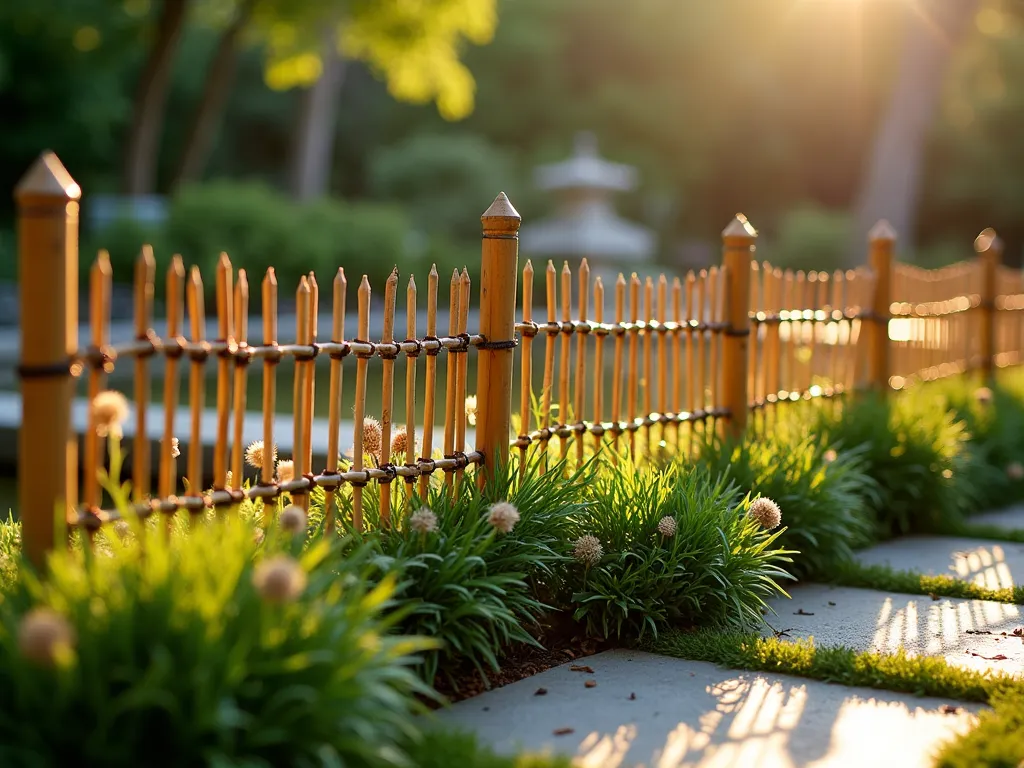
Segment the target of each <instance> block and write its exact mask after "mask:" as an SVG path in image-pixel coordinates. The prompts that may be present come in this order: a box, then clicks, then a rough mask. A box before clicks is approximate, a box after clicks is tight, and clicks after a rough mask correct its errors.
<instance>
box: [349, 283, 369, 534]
mask: <svg viewBox="0 0 1024 768" xmlns="http://www.w3.org/2000/svg"><path fill="white" fill-rule="evenodd" d="M356 296H357V297H358V304H359V327H358V332H357V334H356V338H357V339H359V340H360V341H366V340H367V339H369V338H370V281H369V280H368V279H367V277H366V275H363V279H362V281H361V282H360V283H359V290H358V292H357V293H356ZM367 362H368V360H367V358H366V357H364V356H362V355H359V356H358V357H357V358H356V400H355V403H354V405H353V418H354V420H355V426H354V428H353V435H352V442H353V445H354V447H353V449H352V471H353V472H362V471H363V419H364V418H366V364H367ZM363 485H364V483H362V482H359V483H353V484H352V526H353V527H354V528H355V529H356V530H357V531H362V530H363Z"/></svg>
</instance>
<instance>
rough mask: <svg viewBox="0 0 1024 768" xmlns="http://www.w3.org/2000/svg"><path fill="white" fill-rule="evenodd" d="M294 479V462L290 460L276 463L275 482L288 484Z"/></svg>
mask: <svg viewBox="0 0 1024 768" xmlns="http://www.w3.org/2000/svg"><path fill="white" fill-rule="evenodd" d="M294 479H295V462H293V461H292V460H291V459H285V460H284V461H279V462H277V482H279V483H290V482H291V481H292V480H294Z"/></svg>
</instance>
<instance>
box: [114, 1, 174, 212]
mask: <svg viewBox="0 0 1024 768" xmlns="http://www.w3.org/2000/svg"><path fill="white" fill-rule="evenodd" d="M187 11H188V0H164V5H163V9H162V10H161V12H160V19H159V21H158V22H157V29H156V40H154V41H153V47H152V48H151V49H150V51H149V58H148V59H147V60H146V65H145V66H144V67H143V69H142V76H141V77H140V79H139V86H138V90H137V91H136V94H135V105H134V110H133V113H132V125H131V131H130V133H129V134H128V149H127V154H126V156H125V167H124V178H123V180H122V189H123V191H124V193H125V194H126V195H148V194H152V192H153V191H154V189H155V187H156V169H157V161H158V159H159V152H160V137H161V134H162V132H163V127H164V110H165V108H166V106H167V93H168V91H169V89H170V84H171V73H172V72H173V69H174V56H175V54H176V53H177V50H178V43H179V42H180V40H181V33H182V30H183V29H184V26H185V16H186V13H187Z"/></svg>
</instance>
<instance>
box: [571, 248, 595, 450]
mask: <svg viewBox="0 0 1024 768" xmlns="http://www.w3.org/2000/svg"><path fill="white" fill-rule="evenodd" d="M579 280H580V305H579V319H580V323H583V324H585V323H586V322H587V310H588V309H589V305H590V265H589V264H587V260H586V259H583V262H582V263H581V264H580V274H579ZM588 335H589V334H586V333H582V332H581V333H579V334H577V336H576V381H575V382H573V383H574V385H575V389H574V390H573V401H574V402H573V410H574V411H575V413H574V414H573V420H574V421H575V422H576V427H577V428H578V429H579V431H578V432H577V433H576V441H575V442H576V467H577V469H578V468H580V467H582V466H583V441H584V438H585V437H586V418H585V416H584V410H583V409H584V398H585V397H586V394H587V369H586V365H587V336H588ZM598 376H600V372H598Z"/></svg>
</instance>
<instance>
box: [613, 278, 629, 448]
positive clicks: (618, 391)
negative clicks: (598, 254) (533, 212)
mask: <svg viewBox="0 0 1024 768" xmlns="http://www.w3.org/2000/svg"><path fill="white" fill-rule="evenodd" d="M625 316H626V278H625V276H624V275H623V274H622V273H621V272H619V277H618V279H617V280H616V281H615V325H616V326H621V325H622V323H623V321H624V319H625ZM625 345H626V339H625V336H624V335H623V334H621V333H617V334H615V353H614V354H615V360H614V365H613V366H612V368H613V370H612V424H614V431H613V432H612V461H613V462H614V463H616V464H617V463H618V460H619V434H620V432H619V430H620V428H621V424H622V410H621V409H622V377H623V367H622V358H623V350H624V348H625Z"/></svg>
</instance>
